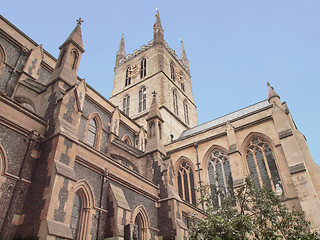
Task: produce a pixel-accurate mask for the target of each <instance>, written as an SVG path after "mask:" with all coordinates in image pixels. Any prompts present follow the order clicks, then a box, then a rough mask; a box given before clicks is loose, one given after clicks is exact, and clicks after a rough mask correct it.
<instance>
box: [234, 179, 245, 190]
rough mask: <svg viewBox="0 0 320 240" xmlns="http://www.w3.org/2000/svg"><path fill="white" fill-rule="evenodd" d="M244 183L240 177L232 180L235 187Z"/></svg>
mask: <svg viewBox="0 0 320 240" xmlns="http://www.w3.org/2000/svg"><path fill="white" fill-rule="evenodd" d="M243 183H244V179H243V178H240V179H235V180H233V187H234V188H237V187H241V186H242V185H243Z"/></svg>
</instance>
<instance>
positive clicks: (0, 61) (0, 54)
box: [0, 44, 6, 74]
mask: <svg viewBox="0 0 320 240" xmlns="http://www.w3.org/2000/svg"><path fill="white" fill-rule="evenodd" d="M5 61H6V53H5V51H4V49H3V47H2V46H1V44H0V74H1V71H2V68H3V66H4V63H5Z"/></svg>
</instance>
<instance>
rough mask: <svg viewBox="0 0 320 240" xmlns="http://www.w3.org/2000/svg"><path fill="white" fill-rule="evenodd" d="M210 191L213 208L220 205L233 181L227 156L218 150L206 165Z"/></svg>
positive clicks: (211, 155)
mask: <svg viewBox="0 0 320 240" xmlns="http://www.w3.org/2000/svg"><path fill="white" fill-rule="evenodd" d="M207 170H208V179H209V184H210V190H211V192H212V193H213V194H214V198H215V199H214V204H215V206H220V205H221V200H222V199H223V197H224V196H225V194H226V193H227V192H228V188H230V189H232V187H233V180H232V174H231V168H230V164H229V159H228V157H227V155H226V154H225V153H224V152H222V151H220V150H219V149H214V150H213V151H212V152H211V154H210V156H209V161H208V164H207Z"/></svg>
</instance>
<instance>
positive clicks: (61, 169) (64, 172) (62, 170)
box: [54, 160, 77, 182]
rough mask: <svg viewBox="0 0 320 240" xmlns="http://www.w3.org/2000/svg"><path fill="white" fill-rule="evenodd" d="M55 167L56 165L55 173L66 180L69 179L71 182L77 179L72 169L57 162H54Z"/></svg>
mask: <svg viewBox="0 0 320 240" xmlns="http://www.w3.org/2000/svg"><path fill="white" fill-rule="evenodd" d="M54 163H55V165H56V171H57V173H58V174H59V175H61V176H64V177H66V178H68V179H71V180H73V181H75V182H76V181H77V177H76V174H75V173H74V170H73V168H71V167H69V166H67V165H65V164H63V163H61V162H58V161H56V160H55V161H54Z"/></svg>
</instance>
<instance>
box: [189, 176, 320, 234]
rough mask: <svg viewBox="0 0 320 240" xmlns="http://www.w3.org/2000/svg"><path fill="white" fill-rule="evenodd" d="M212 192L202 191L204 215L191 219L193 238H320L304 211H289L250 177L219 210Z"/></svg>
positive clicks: (224, 200) (230, 193)
mask: <svg viewBox="0 0 320 240" xmlns="http://www.w3.org/2000/svg"><path fill="white" fill-rule="evenodd" d="M209 192H210V191H209V189H208V187H203V188H202V189H200V193H201V196H202V197H201V199H200V204H201V205H203V206H204V208H205V210H204V212H205V216H204V217H202V218H199V217H196V216H195V215H193V216H191V218H190V230H189V235H190V239H197V240H198V239H205V240H211V239H320V237H319V234H318V233H317V232H311V231H310V230H309V226H310V221H308V220H307V219H306V218H305V216H304V214H303V213H302V212H299V211H298V210H296V209H292V210H289V209H288V208H287V206H286V205H284V204H283V203H282V201H281V197H279V196H277V195H276V194H275V193H274V192H273V191H270V190H266V189H260V188H257V187H256V186H255V185H254V184H253V182H252V180H251V178H250V177H247V178H246V179H245V183H244V185H243V186H242V187H240V189H238V191H236V192H233V191H231V190H229V191H228V193H227V194H226V196H224V197H223V199H222V200H221V206H219V207H216V204H214V203H215V202H216V197H214V196H212V195H210V194H209ZM216 194H217V193H216Z"/></svg>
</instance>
